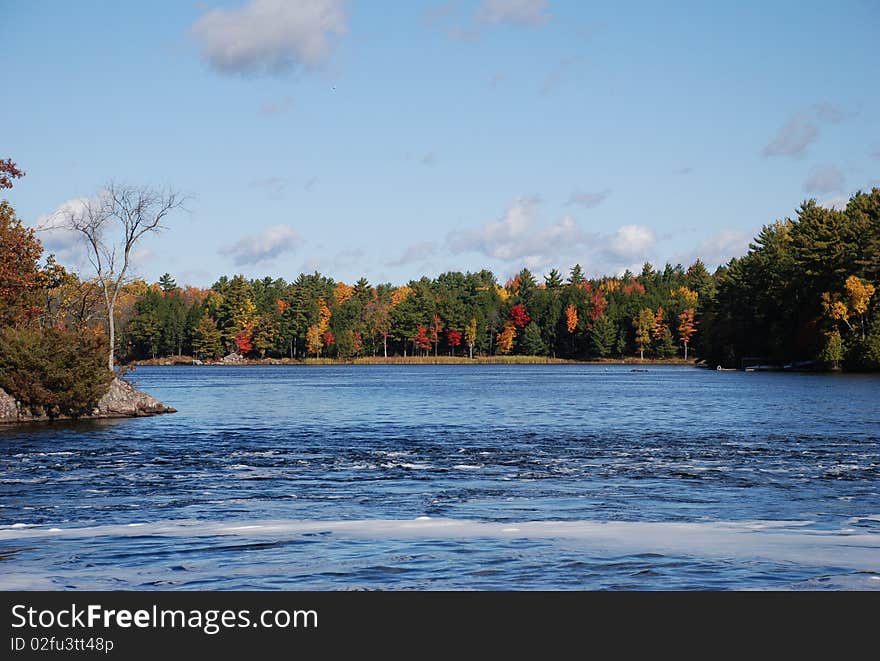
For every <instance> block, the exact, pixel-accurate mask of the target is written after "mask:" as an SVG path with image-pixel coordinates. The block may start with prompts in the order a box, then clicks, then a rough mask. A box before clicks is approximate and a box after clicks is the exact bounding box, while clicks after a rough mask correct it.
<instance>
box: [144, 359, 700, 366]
mask: <svg viewBox="0 0 880 661" xmlns="http://www.w3.org/2000/svg"><path fill="white" fill-rule="evenodd" d="M695 363H696V360H695V359H693V358H689V359H688V360H685V359H684V358H645V359H643V360H642V359H640V358H638V357H632V356H627V357H625V358H622V359H621V358H605V359H594V360H573V359H568V358H550V357H549V356H474V358H468V357H467V356H389V357H387V358H386V357H384V356H362V357H359V358H352V359H349V360H341V359H338V358H305V359H303V360H300V359H291V358H262V359H260V358H254V359H245V360H242V361H239V362H235V363H224V362H221V361H216V362H205V363H203V366H206V367H211V366H217V365H221V366H232V367H251V366H260V365H289V366H303V365H305V366H314V365H683V366H694V365H695ZM130 365H131V366H132V367H140V366H161V367H168V366H181V365H186V366H191V365H193V359H192V358H190V357H188V356H171V357H168V358H153V359H149V360H139V361H135V362H133V363H131V364H130Z"/></svg>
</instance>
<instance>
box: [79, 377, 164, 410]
mask: <svg viewBox="0 0 880 661" xmlns="http://www.w3.org/2000/svg"><path fill="white" fill-rule="evenodd" d="M174 412H175V410H174V409H171V408H168V407H166V406H165V405H164V404H162V402H160V401H159V400H158V399H156V398H155V397H152V396H151V395H148V394H147V393H145V392H143V391H141V390H138V389H137V388H135V387H134V386H133V385H131V384H130V383H129V382H128V381H123V380H122V379H119V378H116V379H113V382H112V383H111V384H110V389H109V390H108V391H107V394H106V395H104V396H103V397H102V398H101V399H100V401H99V402H98V408H96V409H95V412H94V413H93V414H92V415H93V416H96V417H101V418H110V417H125V416H137V415H156V414H159V413H174Z"/></svg>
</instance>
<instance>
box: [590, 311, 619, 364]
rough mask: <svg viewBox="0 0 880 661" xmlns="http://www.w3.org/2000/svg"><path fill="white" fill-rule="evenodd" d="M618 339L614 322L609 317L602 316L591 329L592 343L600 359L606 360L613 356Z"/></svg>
mask: <svg viewBox="0 0 880 661" xmlns="http://www.w3.org/2000/svg"><path fill="white" fill-rule="evenodd" d="M615 339H617V338H616V328H615V327H614V322H612V321H611V319H609V318H608V316H607V315H602V316H601V317H599V318H598V319H596V321H595V322H593V327H592V328H590V343H591V344H592V345H593V351H594V352H595V354H596V355H597V356H599V357H600V358H605V357H607V356H609V355H610V354H611V350H612V349H613V348H614V341H615Z"/></svg>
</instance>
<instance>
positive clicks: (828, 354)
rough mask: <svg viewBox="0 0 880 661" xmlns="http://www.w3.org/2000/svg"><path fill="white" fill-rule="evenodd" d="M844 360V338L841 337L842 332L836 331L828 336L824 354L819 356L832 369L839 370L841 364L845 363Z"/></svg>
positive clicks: (823, 349)
mask: <svg viewBox="0 0 880 661" xmlns="http://www.w3.org/2000/svg"><path fill="white" fill-rule="evenodd" d="M843 358H844V346H843V338H842V337H841V336H840V331H839V330H837V329H834V330H833V331H831V332H830V333H828V335H827V336H826V339H825V346H824V347H823V348H822V353H821V354H820V355H819V359H820V360H821V361H822V362H824V363H827V364H828V365H830V366H831V367H832V368H834V369H837V368H838V367H839V365H840V363H841V362H843Z"/></svg>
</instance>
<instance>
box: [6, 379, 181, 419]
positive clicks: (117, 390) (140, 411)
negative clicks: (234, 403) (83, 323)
mask: <svg viewBox="0 0 880 661" xmlns="http://www.w3.org/2000/svg"><path fill="white" fill-rule="evenodd" d="M176 412H177V409H175V408H172V407H170V406H165V405H164V404H163V403H162V402H160V401H159V400H158V399H156V398H155V397H153V396H151V395H148V394H147V393H145V392H143V391H141V390H138V389H137V388H135V387H134V386H133V385H131V384H130V383H129V382H128V381H125V380H123V379H120V378H116V379H114V380H113V381H112V382H111V383H110V386H109V388H108V390H107V392H106V393H105V394H104V396H103V397H101V399H100V400H99V401H98V404H97V406H95V409H94V410H93V411H92V413H90V414H88V415H84V416H80V417H79V419H80V420H93V419H99V418H137V417H143V416H149V415H161V414H163V413H176ZM70 419H72V418H71V416H68V415H53V414H51V413H50V412H49V411H46V410H44V409H43V408H40V407H37V408H36V409H31V408H29V407H26V406H24V405H22V404H21V403H20V402H18V401H16V400H15V398H14V397H12V395H10V394H9V393H7V392H6V391H5V390H2V389H0V425H3V424H18V423H27V422H45V421H49V420H70Z"/></svg>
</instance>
